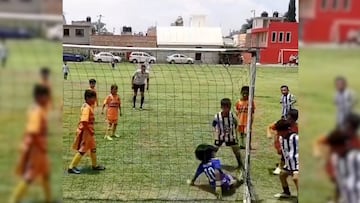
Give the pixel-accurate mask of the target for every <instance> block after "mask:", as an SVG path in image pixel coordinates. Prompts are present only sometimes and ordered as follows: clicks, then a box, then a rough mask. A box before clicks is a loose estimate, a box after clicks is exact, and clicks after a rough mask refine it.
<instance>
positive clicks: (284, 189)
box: [283, 186, 290, 194]
mask: <svg viewBox="0 0 360 203" xmlns="http://www.w3.org/2000/svg"><path fill="white" fill-rule="evenodd" d="M283 191H284V193H286V194H290V189H289V186H286V187H283Z"/></svg>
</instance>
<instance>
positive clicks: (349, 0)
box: [343, 0, 351, 11]
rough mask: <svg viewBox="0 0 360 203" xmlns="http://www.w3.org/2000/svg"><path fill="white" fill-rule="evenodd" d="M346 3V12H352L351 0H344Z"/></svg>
mask: <svg viewBox="0 0 360 203" xmlns="http://www.w3.org/2000/svg"><path fill="white" fill-rule="evenodd" d="M343 1H344V9H345V10H347V11H348V10H350V4H351V0H343Z"/></svg>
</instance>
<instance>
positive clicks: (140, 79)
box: [131, 64, 149, 110]
mask: <svg viewBox="0 0 360 203" xmlns="http://www.w3.org/2000/svg"><path fill="white" fill-rule="evenodd" d="M145 85H146V90H149V71H147V70H146V65H145V64H141V68H140V69H139V70H136V71H135V73H134V74H133V76H132V79H131V87H132V89H133V90H134V96H133V109H134V110H135V108H136V96H137V93H138V90H139V89H140V94H141V103H140V110H143V105H144V100H145V94H144V92H145Z"/></svg>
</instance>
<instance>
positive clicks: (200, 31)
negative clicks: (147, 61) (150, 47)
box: [153, 26, 224, 63]
mask: <svg viewBox="0 0 360 203" xmlns="http://www.w3.org/2000/svg"><path fill="white" fill-rule="evenodd" d="M156 29H157V35H156V37H157V45H158V47H160V48H161V47H163V48H200V49H201V48H221V47H222V46H223V45H224V42H223V38H222V33H221V28H219V27H175V26H171V27H157V28H156ZM174 53H182V54H185V55H187V56H189V57H191V58H194V59H195V62H202V63H218V62H219V53H217V52H190V51H187V52H179V51H166V52H165V51H164V52H157V53H153V54H154V55H156V57H157V60H158V62H164V61H165V60H166V56H168V55H170V54H174Z"/></svg>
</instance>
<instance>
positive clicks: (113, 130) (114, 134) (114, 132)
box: [112, 121, 120, 137]
mask: <svg viewBox="0 0 360 203" xmlns="http://www.w3.org/2000/svg"><path fill="white" fill-rule="evenodd" d="M116 128H117V121H116V122H114V123H113V127H112V136H114V137H120V136H119V135H118V134H116Z"/></svg>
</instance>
